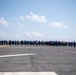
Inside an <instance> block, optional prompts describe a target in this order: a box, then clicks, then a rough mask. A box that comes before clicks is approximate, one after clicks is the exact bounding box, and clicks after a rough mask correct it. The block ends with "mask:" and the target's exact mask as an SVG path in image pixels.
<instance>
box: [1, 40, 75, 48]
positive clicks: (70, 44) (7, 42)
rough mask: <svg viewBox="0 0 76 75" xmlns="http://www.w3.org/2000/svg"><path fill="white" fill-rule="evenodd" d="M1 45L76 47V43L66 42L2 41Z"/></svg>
mask: <svg viewBox="0 0 76 75" xmlns="http://www.w3.org/2000/svg"><path fill="white" fill-rule="evenodd" d="M0 45H49V46H71V47H76V42H75V41H71V42H66V41H37V40H36V41H26V40H25V41H23V40H21V41H11V40H9V41H6V40H0Z"/></svg>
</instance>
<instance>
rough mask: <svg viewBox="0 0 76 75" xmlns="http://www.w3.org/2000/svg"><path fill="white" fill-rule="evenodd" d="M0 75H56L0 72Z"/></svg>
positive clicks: (50, 74) (52, 73) (49, 74)
mask: <svg viewBox="0 0 76 75" xmlns="http://www.w3.org/2000/svg"><path fill="white" fill-rule="evenodd" d="M0 75H57V74H56V73H55V72H0Z"/></svg>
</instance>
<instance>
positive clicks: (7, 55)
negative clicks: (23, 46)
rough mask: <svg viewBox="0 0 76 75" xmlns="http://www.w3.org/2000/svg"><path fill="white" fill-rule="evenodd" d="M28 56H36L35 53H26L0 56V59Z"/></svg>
mask: <svg viewBox="0 0 76 75" xmlns="http://www.w3.org/2000/svg"><path fill="white" fill-rule="evenodd" d="M28 55H37V54H36V53H28V54H13V55H0V58H3V57H15V56H28Z"/></svg>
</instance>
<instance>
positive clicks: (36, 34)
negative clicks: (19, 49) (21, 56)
mask: <svg viewBox="0 0 76 75" xmlns="http://www.w3.org/2000/svg"><path fill="white" fill-rule="evenodd" d="M24 35H26V36H28V37H44V35H43V34H41V33H39V32H37V31H31V32H25V33H24Z"/></svg>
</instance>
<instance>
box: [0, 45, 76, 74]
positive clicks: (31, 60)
mask: <svg viewBox="0 0 76 75" xmlns="http://www.w3.org/2000/svg"><path fill="white" fill-rule="evenodd" d="M29 53H36V55H25V56H14V57H13V56H12V57H3V58H1V57H0V72H51V71H53V72H56V73H57V74H58V75H76V48H74V47H54V46H6V47H4V48H0V56H1V55H13V54H29Z"/></svg>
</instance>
